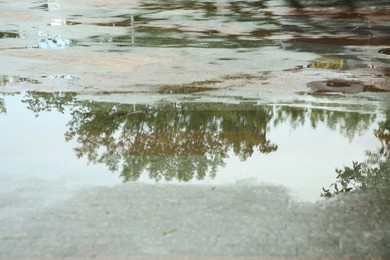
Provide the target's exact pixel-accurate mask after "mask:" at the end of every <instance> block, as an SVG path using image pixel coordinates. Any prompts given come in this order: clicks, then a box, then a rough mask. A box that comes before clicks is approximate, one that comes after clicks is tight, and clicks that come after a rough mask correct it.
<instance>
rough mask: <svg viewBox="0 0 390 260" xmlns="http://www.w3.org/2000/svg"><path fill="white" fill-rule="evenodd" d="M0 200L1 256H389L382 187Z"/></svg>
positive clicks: (389, 220) (172, 188) (124, 189)
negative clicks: (327, 193)
mask: <svg viewBox="0 0 390 260" xmlns="http://www.w3.org/2000/svg"><path fill="white" fill-rule="evenodd" d="M0 203H1V204H0V208H1V211H0V222H1V223H2V224H1V226H0V258H1V259H13V258H29V259H47V258H55V259H57V258H70V259H84V258H90V257H93V258H97V259H114V258H116V259H127V258H131V259H147V258H159V259H198V258H212V259H221V258H223V259H231V258H238V259H258V258H264V257H265V258H266V259H285V258H288V259H302V258H304V259H313V258H314V259H319V258H321V259H335V258H336V259H370V258H377V259H389V258H390V191H389V190H378V189H376V190H364V191H358V192H352V193H351V194H348V195H344V196H338V197H335V198H332V199H329V200H321V201H319V202H317V203H315V204H311V203H305V202H297V201H295V200H294V199H292V198H291V197H290V195H289V194H288V192H287V191H286V190H285V189H283V188H281V187H276V186H256V185H246V184H245V185H244V184H237V185H232V186H218V187H212V186H191V185H146V184H135V183H127V184H123V185H119V186H116V187H113V188H93V189H90V190H87V191H83V192H80V193H79V194H76V195H75V196H73V198H72V199H70V200H68V201H65V202H62V203H59V204H58V205H55V206H50V207H41V206H40V205H33V204H31V205H29V206H28V207H26V206H23V207H24V208H23V209H22V210H23V212H24V214H17V215H14V216H10V213H12V212H17V211H13V210H15V207H17V204H16V205H15V203H12V202H11V203H8V204H7V203H5V201H4V200H3V201H1V200H0Z"/></svg>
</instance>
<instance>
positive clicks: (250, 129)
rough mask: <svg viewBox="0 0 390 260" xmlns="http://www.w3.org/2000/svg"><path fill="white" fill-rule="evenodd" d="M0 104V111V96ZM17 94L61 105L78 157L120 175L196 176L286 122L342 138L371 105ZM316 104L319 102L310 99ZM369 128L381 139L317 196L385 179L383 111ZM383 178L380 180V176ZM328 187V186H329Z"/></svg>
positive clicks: (258, 143) (264, 143)
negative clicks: (108, 99)
mask: <svg viewBox="0 0 390 260" xmlns="http://www.w3.org/2000/svg"><path fill="white" fill-rule="evenodd" d="M1 101H2V102H0V112H1V111H3V112H4V111H6V106H5V104H4V102H3V100H1ZM22 102H23V103H24V104H26V106H27V108H28V109H29V110H31V111H33V112H34V114H35V115H36V116H39V114H40V113H41V112H44V111H52V110H57V111H58V112H60V113H64V112H66V113H69V114H70V116H71V119H70V120H69V121H68V123H67V130H66V133H65V138H66V140H67V141H72V140H73V141H76V144H77V146H76V147H75V148H74V150H75V153H76V155H77V157H78V158H82V157H85V158H87V159H88V161H89V162H90V163H99V164H105V165H106V166H107V167H108V168H109V169H110V170H111V171H115V172H120V175H121V177H122V178H123V180H124V181H130V180H137V179H139V178H140V176H141V174H143V173H146V174H148V175H149V178H150V179H153V180H156V181H158V180H167V181H170V180H179V181H189V180H192V179H199V180H202V179H204V178H205V177H206V176H207V177H210V178H213V177H214V176H215V175H216V174H217V172H218V169H219V168H220V167H223V166H224V165H225V161H226V159H227V158H228V157H229V155H235V156H237V157H239V158H240V159H241V160H247V159H248V158H250V157H252V156H254V154H255V151H257V153H256V154H258V153H261V154H269V153H272V152H275V151H277V149H278V145H277V144H276V143H274V142H273V141H271V140H270V139H269V137H268V136H269V133H270V131H271V129H272V128H273V127H276V126H278V125H280V124H283V123H284V124H287V125H290V126H291V127H292V128H293V129H294V128H297V127H300V126H303V125H308V124H309V125H310V126H311V127H312V128H313V129H315V128H317V126H318V125H319V124H322V125H324V126H326V127H327V128H329V129H331V130H333V131H338V132H339V133H340V134H342V135H343V136H345V137H346V138H349V139H352V138H354V137H355V136H356V135H361V134H363V133H364V132H366V131H367V129H369V126H370V125H371V124H372V123H374V122H375V120H376V114H375V113H362V112H357V111H355V112H353V111H350V112H346V108H345V107H344V108H343V109H344V112H343V111H342V110H343V109H335V108H334V107H333V108H332V109H324V108H313V107H295V106H290V105H273V106H271V105H258V104H256V103H250V102H242V103H239V104H232V103H216V102H215V103H212V102H211V103H200V102H176V103H175V102H160V103H158V102H157V103H154V104H152V105H145V104H130V105H129V104H118V103H102V102H92V101H80V100H77V99H76V95H75V94H74V93H54V94H47V93H39V92H30V93H27V94H25V95H24V96H23V98H22ZM316 106H317V107H318V106H321V104H316ZM374 134H375V136H376V137H377V138H378V139H379V140H380V141H381V143H382V146H381V147H380V149H378V151H375V152H370V153H369V160H367V161H366V162H363V163H354V164H353V166H352V168H350V167H345V168H344V169H343V170H338V171H337V174H338V176H337V181H336V182H335V183H334V184H332V186H331V188H330V189H328V190H327V189H324V192H323V194H322V196H326V197H329V196H332V195H334V194H337V193H339V192H346V191H349V190H351V189H353V188H359V187H365V186H369V185H371V184H373V183H374V182H379V181H381V180H383V179H386V178H387V179H386V181H387V183H388V176H389V173H388V171H389V170H388V169H389V160H388V158H389V154H390V115H389V112H387V114H386V120H384V121H383V122H381V123H380V124H379V128H378V129H377V130H376V131H375V133H374ZM383 183H386V182H383ZM331 189H334V191H333V190H332V191H331Z"/></svg>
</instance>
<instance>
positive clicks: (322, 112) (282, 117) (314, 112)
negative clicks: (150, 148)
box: [274, 106, 376, 140]
mask: <svg viewBox="0 0 390 260" xmlns="http://www.w3.org/2000/svg"><path fill="white" fill-rule="evenodd" d="M276 113H277V116H275V118H274V126H277V125H279V124H280V123H284V122H286V121H287V122H289V124H290V126H291V127H292V128H293V129H295V128H297V127H299V126H303V125H304V124H305V123H306V121H308V120H309V121H310V124H311V126H312V127H313V128H314V129H315V128H316V127H317V125H318V124H319V123H325V124H326V126H327V127H328V128H329V129H331V130H334V131H339V132H340V134H342V135H343V136H345V137H347V138H349V139H350V140H352V139H353V137H354V136H356V135H362V134H363V133H364V132H365V131H366V130H367V128H368V127H369V126H370V124H371V123H373V122H374V120H375V118H376V116H375V115H374V114H372V113H371V114H367V113H366V114H365V113H362V112H357V111H355V112H353V111H352V112H346V111H342V110H329V109H326V108H301V107H293V106H284V107H281V108H279V109H278V110H277V111H276Z"/></svg>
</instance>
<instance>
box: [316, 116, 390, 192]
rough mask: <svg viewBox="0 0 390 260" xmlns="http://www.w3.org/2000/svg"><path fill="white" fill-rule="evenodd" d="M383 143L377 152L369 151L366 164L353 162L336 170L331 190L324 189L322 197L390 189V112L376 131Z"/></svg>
mask: <svg viewBox="0 0 390 260" xmlns="http://www.w3.org/2000/svg"><path fill="white" fill-rule="evenodd" d="M374 134H375V137H376V138H378V140H379V141H380V143H381V147H380V148H379V149H378V150H377V151H368V152H367V156H368V158H367V159H366V160H365V161H364V162H352V166H351V167H349V166H344V167H343V168H342V169H336V173H337V178H336V181H335V182H334V183H332V184H331V185H330V187H329V189H325V188H323V192H322V193H321V196H322V197H332V196H334V195H337V194H339V193H345V192H349V191H352V190H359V189H366V188H372V187H375V188H380V187H385V188H389V187H390V111H387V112H386V119H385V120H384V121H382V122H381V123H379V128H378V129H376V130H375V131H374Z"/></svg>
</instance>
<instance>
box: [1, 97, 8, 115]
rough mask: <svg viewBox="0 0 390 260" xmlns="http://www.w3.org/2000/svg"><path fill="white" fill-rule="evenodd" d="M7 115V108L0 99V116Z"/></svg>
mask: <svg viewBox="0 0 390 260" xmlns="http://www.w3.org/2000/svg"><path fill="white" fill-rule="evenodd" d="M1 113H7V108H6V106H5V102H4V99H3V98H1V97H0V114H1Z"/></svg>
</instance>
